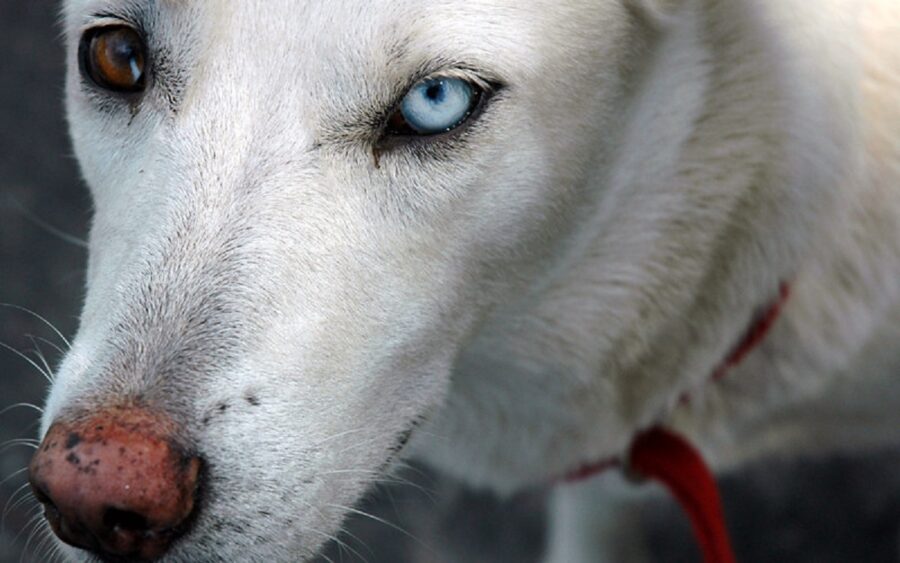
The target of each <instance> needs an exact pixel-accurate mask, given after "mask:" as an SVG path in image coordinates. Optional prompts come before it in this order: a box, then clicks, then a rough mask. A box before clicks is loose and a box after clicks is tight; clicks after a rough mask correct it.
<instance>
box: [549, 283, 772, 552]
mask: <svg viewBox="0 0 900 563" xmlns="http://www.w3.org/2000/svg"><path fill="white" fill-rule="evenodd" d="M789 296H790V285H789V284H787V283H782V284H781V286H780V287H779V291H778V297H777V298H776V299H775V300H774V301H773V302H772V303H771V304H770V305H769V306H768V307H767V308H766V309H764V310H763V311H762V313H761V314H759V315H757V316H756V317H754V319H753V320H752V321H751V323H750V326H749V328H748V330H747V331H746V332H745V333H744V335H743V337H742V338H741V340H740V341H738V343H737V345H736V346H734V348H732V351H731V352H730V353H729V354H728V356H726V358H725V360H724V361H723V362H722V363H721V364H719V366H718V367H717V368H716V369H715V370H714V371H713V373H712V380H713V381H719V380H720V379H722V378H723V377H725V375H726V374H727V373H728V372H729V371H730V370H731V369H732V368H734V367H735V366H737V365H738V364H740V363H741V362H742V361H743V360H744V358H746V357H747V355H748V354H749V353H750V352H751V351H753V350H754V349H755V348H756V347H757V346H759V344H760V343H762V341H763V340H764V339H765V337H766V335H768V333H769V331H770V330H771V329H772V326H773V325H774V324H775V321H776V320H777V319H778V317H779V315H780V314H781V311H782V310H783V309H784V304H785V302H786V301H787V299H788V297H789ZM682 400H683V401H687V400H688V397H687V396H685V397H684V398H683V399H682ZM626 459H627V460H628V463H627V464H626V465H627V470H628V472H629V473H631V474H634V475H636V476H638V477H639V478H643V479H653V480H656V481H659V482H660V483H661V484H663V485H664V486H665V487H666V488H667V489H669V491H670V492H671V493H672V495H673V496H674V497H675V498H676V500H678V502H679V504H681V507H682V508H683V509H684V511H685V512H686V513H687V515H688V516H689V517H690V519H691V525H692V527H693V529H694V535H695V536H696V538H697V543H698V544H699V545H700V549H701V551H702V553H703V560H704V561H705V563H734V561H735V557H734V552H733V550H732V549H731V542H730V540H729V537H728V530H727V528H726V527H725V517H724V514H723V512H722V505H721V500H720V499H719V490H718V487H717V485H716V480H715V477H714V476H713V475H712V472H711V471H710V470H709V467H707V465H706V463H705V462H704V461H703V457H702V456H701V455H700V453H699V452H698V451H697V450H696V448H694V447H693V446H692V445H691V444H690V443H689V442H688V441H687V440H685V439H684V438H682V437H680V436H678V435H677V434H675V433H673V432H671V431H670V430H666V429H665V428H663V427H661V426H654V427H652V428H650V429H648V430H645V431H643V432H640V433H639V434H638V435H637V436H635V438H634V440H633V441H632V443H631V447H630V448H629V449H628V454H627V456H626ZM621 465H622V461H621V460H620V459H619V458H608V459H603V460H600V461H598V462H594V463H591V464H587V465H584V466H582V467H580V468H579V469H577V470H575V471H573V472H571V473H569V474H568V475H566V477H565V479H564V480H565V481H567V482H571V481H580V480H582V479H586V478H588V477H592V476H594V475H596V474H598V473H601V472H603V471H606V470H607V469H610V468H613V467H617V466H621Z"/></svg>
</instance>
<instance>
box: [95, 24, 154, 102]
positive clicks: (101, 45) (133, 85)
mask: <svg viewBox="0 0 900 563" xmlns="http://www.w3.org/2000/svg"><path fill="white" fill-rule="evenodd" d="M79 59H80V64H81V72H82V74H83V75H84V76H85V77H87V78H89V79H90V80H91V81H92V82H94V84H96V85H97V86H99V87H101V88H104V89H106V90H110V91H112V92H121V93H134V92H141V91H143V90H144V87H145V84H146V80H145V74H146V65H147V47H146V45H145V44H144V40H143V39H142V38H141V36H140V34H139V33H138V32H137V31H135V30H134V29H132V28H130V27H128V26H124V25H116V26H105V27H99V28H94V29H89V30H88V31H87V32H85V34H84V35H83V36H82V38H81V45H80V46H79Z"/></svg>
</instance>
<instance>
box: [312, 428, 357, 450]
mask: <svg viewBox="0 0 900 563" xmlns="http://www.w3.org/2000/svg"><path fill="white" fill-rule="evenodd" d="M365 429H366V427H365V426H361V427H359V428H353V429H351V430H344V431H343V432H338V433H337V434H332V435H331V436H328V437H327V438H323V439H322V440H321V441H319V442H316V443H315V444H312V447H318V446H321V445H322V444H324V443H326V442H330V441H331V440H335V439H337V438H340V437H342V436H346V435H347V434H352V433H354V432H361V431H363V430H365Z"/></svg>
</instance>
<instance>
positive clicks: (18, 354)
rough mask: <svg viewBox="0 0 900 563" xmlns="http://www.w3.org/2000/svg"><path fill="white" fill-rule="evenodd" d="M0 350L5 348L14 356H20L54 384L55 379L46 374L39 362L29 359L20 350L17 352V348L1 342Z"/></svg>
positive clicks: (48, 381)
mask: <svg viewBox="0 0 900 563" xmlns="http://www.w3.org/2000/svg"><path fill="white" fill-rule="evenodd" d="M0 348H5V349H7V350H9V351H10V352H12V353H13V354H15V355H17V356H19V357H20V358H22V359H23V360H25V361H26V362H28V363H29V364H31V365H32V366H34V369H36V370H38V373H40V374H41V375H43V376H44V379H46V380H47V383H53V377H52V376H51V375H50V374H49V373H45V372H44V370H43V369H42V368H41V366H39V365H38V364H37V362H35V361H34V360H32V359H31V358H29V357H28V356H27V355H26V354H24V353H22V352H20V351H19V350H16V349H15V348H13V347H12V346H10V345H9V344H6V343H5V342H0Z"/></svg>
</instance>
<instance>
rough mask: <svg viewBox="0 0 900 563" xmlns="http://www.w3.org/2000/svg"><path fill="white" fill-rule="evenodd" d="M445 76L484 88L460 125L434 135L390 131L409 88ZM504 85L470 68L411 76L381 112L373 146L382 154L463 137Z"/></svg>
mask: <svg viewBox="0 0 900 563" xmlns="http://www.w3.org/2000/svg"><path fill="white" fill-rule="evenodd" d="M445 76H449V77H454V78H460V79H463V80H466V81H468V82H470V83H472V84H473V85H475V86H477V87H478V88H480V90H481V92H480V93H479V94H478V101H477V102H476V103H475V105H474V106H473V107H472V110H471V111H470V112H469V113H468V115H466V117H465V118H464V120H463V121H462V122H461V123H460V125H459V126H457V127H456V128H454V129H451V130H450V131H446V132H443V133H437V134H434V135H420V134H415V133H405V132H401V133H398V132H395V131H391V124H390V119H391V117H392V116H393V115H394V114H395V113H397V112H399V111H400V104H401V103H402V102H403V99H404V97H405V96H406V94H407V93H408V92H409V91H410V89H411V88H413V87H414V86H415V85H417V84H419V83H421V82H423V81H426V80H430V79H433V78H437V77H445ZM504 88H505V85H504V84H503V83H502V82H500V81H499V80H489V79H484V78H481V77H479V76H477V75H474V73H472V72H470V71H467V70H460V69H450V70H443V71H436V72H431V73H429V74H427V75H424V76H422V77H421V78H417V79H415V80H412V81H410V82H409V85H408V86H407V88H406V89H405V90H404V91H403V94H402V95H400V96H399V97H398V98H397V99H396V100H395V102H394V103H393V104H391V106H390V107H389V109H388V110H386V111H384V112H383V113H382V117H381V118H380V119H379V120H378V122H379V123H380V126H379V128H378V138H377V141H376V142H375V143H374V146H373V149H374V151H375V152H376V154H379V155H380V154H381V153H383V152H386V151H389V150H391V149H394V148H398V147H402V146H405V145H419V146H423V145H430V144H434V143H438V142H445V141H447V140H449V139H453V138H457V137H461V136H463V135H465V133H466V132H467V131H468V130H469V129H470V128H471V127H472V126H474V125H475V124H476V122H477V121H478V120H479V118H480V117H481V116H482V115H483V114H484V112H485V111H486V110H487V108H488V107H489V106H490V105H491V103H492V102H493V101H494V99H495V98H496V97H497V95H498V94H500V93H501V92H502V90H503V89H504Z"/></svg>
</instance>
